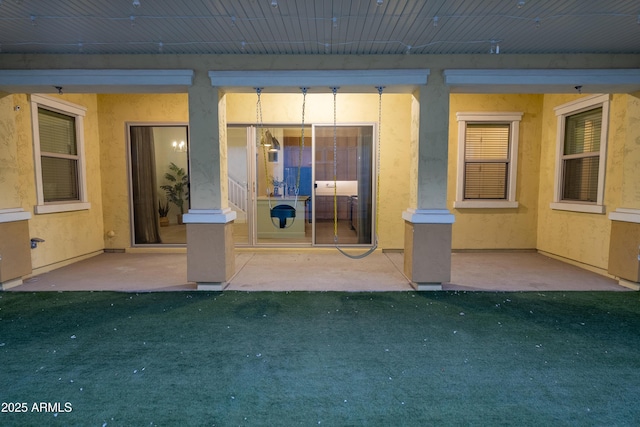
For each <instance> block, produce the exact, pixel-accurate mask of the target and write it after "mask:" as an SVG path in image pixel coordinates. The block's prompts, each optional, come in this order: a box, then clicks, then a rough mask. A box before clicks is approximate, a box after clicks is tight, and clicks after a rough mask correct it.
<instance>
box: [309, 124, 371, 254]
mask: <svg viewBox="0 0 640 427" xmlns="http://www.w3.org/2000/svg"><path fill="white" fill-rule="evenodd" d="M373 135H374V129H373V126H372V125H357V126H354V125H345V126H337V127H336V128H335V129H334V127H333V126H326V125H322V126H321V125H316V126H314V128H313V142H314V151H313V153H314V158H313V162H314V182H315V191H314V198H313V206H314V209H313V212H314V224H315V227H314V238H313V242H314V244H315V245H333V244H335V243H336V236H337V243H338V244H339V245H341V246H342V245H363V246H364V245H368V246H370V245H371V244H372V243H373V225H374V221H375V219H374V215H375V210H374V208H375V207H374V203H375V200H374V196H373V195H374V188H375V184H376V183H375V181H374V176H375V150H374V139H373Z"/></svg>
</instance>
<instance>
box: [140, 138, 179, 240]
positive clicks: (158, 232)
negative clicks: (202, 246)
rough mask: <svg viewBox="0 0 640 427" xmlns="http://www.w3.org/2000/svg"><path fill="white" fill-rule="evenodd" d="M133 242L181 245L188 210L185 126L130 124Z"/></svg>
mask: <svg viewBox="0 0 640 427" xmlns="http://www.w3.org/2000/svg"><path fill="white" fill-rule="evenodd" d="M128 130H129V132H128V134H129V179H130V199H131V207H132V209H131V225H132V233H131V234H132V244H133V245H166V244H175V245H184V244H186V243H187V234H186V227H185V225H184V224H183V223H182V215H183V214H184V213H186V212H187V211H188V210H189V162H188V146H189V141H188V132H187V126H146V125H145V126H142V125H140V126H138V125H129V126H128Z"/></svg>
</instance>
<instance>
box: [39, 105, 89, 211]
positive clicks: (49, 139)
mask: <svg viewBox="0 0 640 427" xmlns="http://www.w3.org/2000/svg"><path fill="white" fill-rule="evenodd" d="M38 130H39V136H40V159H41V174H42V190H43V195H44V201H45V202H60V201H65V202H66V201H75V200H80V191H79V180H78V165H79V161H80V157H79V155H78V146H77V140H76V122H75V117H73V116H68V115H65V114H61V113H58V112H55V111H51V110H47V109H45V108H42V107H39V108H38Z"/></svg>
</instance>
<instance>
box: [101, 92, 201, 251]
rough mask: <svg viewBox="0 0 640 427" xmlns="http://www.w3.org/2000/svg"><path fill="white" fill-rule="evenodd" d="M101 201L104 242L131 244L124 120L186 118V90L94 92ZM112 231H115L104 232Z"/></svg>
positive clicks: (119, 245)
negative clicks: (99, 150)
mask: <svg viewBox="0 0 640 427" xmlns="http://www.w3.org/2000/svg"><path fill="white" fill-rule="evenodd" d="M97 99H98V110H99V113H100V117H99V120H100V140H101V153H100V157H101V161H102V183H103V186H102V198H103V202H104V203H103V204H104V230H105V239H104V246H105V248H107V249H120V248H130V247H131V219H130V211H131V208H130V204H129V181H128V165H127V141H126V124H127V123H138V124H142V123H146V124H169V123H187V122H188V121H189V112H188V104H187V103H188V98H187V95H186V94H151V95H148V94H122V95H98V97H97ZM109 231H113V232H114V233H115V235H114V236H113V237H109V236H107V235H106V233H108V232H109Z"/></svg>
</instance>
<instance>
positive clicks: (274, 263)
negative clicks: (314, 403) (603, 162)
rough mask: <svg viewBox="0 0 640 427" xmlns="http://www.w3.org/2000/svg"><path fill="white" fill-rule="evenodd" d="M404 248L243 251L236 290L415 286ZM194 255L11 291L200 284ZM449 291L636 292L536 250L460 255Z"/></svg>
mask: <svg viewBox="0 0 640 427" xmlns="http://www.w3.org/2000/svg"><path fill="white" fill-rule="evenodd" d="M403 261H404V258H403V254H402V253H396V252H390V253H382V252H376V253H373V254H371V255H370V256H368V257H366V258H363V259H360V260H353V259H350V258H347V257H345V256H343V255H341V254H339V253H338V252H335V251H331V252H329V251H313V250H303V251H293V250H276V251H269V252H266V251H255V252H247V251H238V252H237V253H236V274H235V275H234V276H233V277H232V278H231V280H230V281H229V283H228V285H227V287H226V288H225V290H233V291H352V292H359V291H409V290H413V287H412V286H411V284H410V283H409V280H408V279H407V278H406V277H405V275H404V274H403ZM186 264H187V263H186V254H167V253H161V254H141V253H104V254H100V255H97V256H95V257H92V258H89V259H86V260H83V261H79V262H77V263H74V264H71V265H68V266H66V267H62V268H59V269H57V270H53V271H50V272H48V273H43V274H40V275H37V276H33V277H31V278H29V279H27V280H25V281H24V283H23V284H22V285H19V286H16V287H14V288H11V289H9V290H10V291H22V292H31V291H123V292H156V291H180V290H183V291H188V290H196V284H195V283H189V282H187V273H186V269H187V267H186ZM442 287H443V290H462V291H628V290H629V289H627V288H625V287H622V286H620V285H619V284H618V282H617V281H616V280H614V279H611V278H608V277H604V276H602V275H599V274H597V273H593V272H590V271H587V270H584V269H581V268H579V267H576V266H573V265H570V264H567V263H564V262H561V261H558V260H555V259H552V258H549V257H546V256H544V255H541V254H538V253H535V252H473V253H453V254H452V277H451V282H450V283H445V284H443V286H442Z"/></svg>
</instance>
